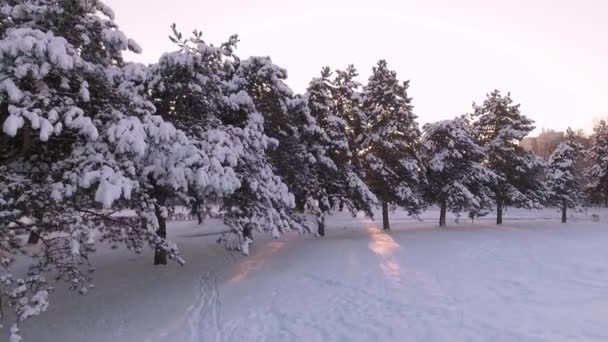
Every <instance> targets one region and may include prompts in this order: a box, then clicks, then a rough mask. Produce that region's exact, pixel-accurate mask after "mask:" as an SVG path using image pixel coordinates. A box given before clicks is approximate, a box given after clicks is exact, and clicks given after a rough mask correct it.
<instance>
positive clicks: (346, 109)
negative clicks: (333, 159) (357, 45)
mask: <svg viewBox="0 0 608 342" xmlns="http://www.w3.org/2000/svg"><path fill="white" fill-rule="evenodd" d="M335 74H336V76H335V77H334V80H333V85H334V86H333V92H332V93H333V97H334V101H335V102H336V110H337V115H338V116H339V117H340V118H342V119H343V120H344V121H346V137H347V138H348V143H349V148H350V151H351V153H352V154H353V162H354V163H355V164H356V165H358V162H359V158H358V153H356V152H357V151H359V150H360V148H361V143H362V142H363V138H364V136H365V130H366V128H367V116H366V115H365V112H364V111H363V109H362V108H361V106H362V104H363V99H362V96H361V84H360V83H359V82H357V80H356V78H357V76H359V73H358V72H357V69H356V68H355V66H354V65H352V64H351V65H349V66H348V67H347V68H346V70H336V72H335ZM357 167H358V166H357ZM358 168H359V167H358ZM361 172H362V170H361Z"/></svg>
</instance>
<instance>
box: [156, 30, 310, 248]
mask: <svg viewBox="0 0 608 342" xmlns="http://www.w3.org/2000/svg"><path fill="white" fill-rule="evenodd" d="M173 31H174V33H173V36H172V40H173V41H174V42H175V43H176V44H177V45H178V47H179V50H178V51H176V52H173V53H169V54H165V55H164V56H163V57H162V58H161V60H160V61H159V63H158V64H157V65H156V66H153V72H152V73H151V76H150V81H149V89H150V97H151V99H152V100H153V101H154V103H155V105H156V106H157V109H158V113H159V114H160V115H162V116H163V117H164V118H165V119H166V120H169V121H171V122H173V123H175V125H177V126H178V127H179V128H181V129H183V130H184V131H186V132H187V133H188V134H189V135H190V136H191V137H192V139H196V140H195V141H198V144H200V146H201V147H200V148H201V149H203V150H209V156H210V157H211V160H210V165H212V166H213V167H214V168H215V169H217V171H219V172H220V174H226V173H233V174H234V175H235V176H236V178H237V182H238V185H237V186H236V187H234V189H226V190H230V191H225V192H223V195H221V194H217V193H209V192H205V191H203V192H200V191H196V189H194V191H191V195H192V198H191V199H190V200H189V202H190V203H192V204H193V206H194V207H196V208H198V209H199V210H200V209H204V206H205V205H206V204H208V203H209V202H214V203H220V204H221V208H222V214H223V217H224V221H225V223H226V224H227V225H228V226H229V227H231V228H232V232H231V233H229V234H226V235H225V236H223V237H222V238H221V239H220V241H221V242H223V243H225V244H226V246H227V247H229V248H234V249H239V250H241V251H242V252H244V253H248V248H249V244H250V243H251V242H252V234H253V231H254V230H258V231H266V232H271V233H272V234H273V235H274V236H278V235H279V234H280V233H281V232H284V231H288V230H292V229H293V230H302V229H303V225H302V224H301V222H299V221H298V220H297V219H296V218H295V217H294V215H292V214H293V211H292V210H293V208H294V207H295V202H294V196H293V194H291V193H290V192H289V190H288V188H287V186H286V184H285V183H284V182H283V181H282V179H281V178H280V177H279V175H278V174H276V172H275V168H274V165H273V164H272V158H271V153H272V151H274V150H275V149H276V148H277V146H278V143H279V142H278V140H277V139H274V138H272V137H269V136H268V135H267V134H266V131H265V130H266V126H267V124H266V121H267V120H266V119H268V120H272V119H273V118H274V117H271V116H270V114H275V113H276V112H274V111H273V110H275V109H276V108H279V109H280V110H283V109H284V107H285V106H286V104H285V102H286V101H287V100H289V98H290V96H291V94H290V91H287V90H285V89H283V88H280V89H279V90H278V91H277V89H276V88H272V86H274V85H275V84H274V83H264V82H266V81H267V80H268V79H270V81H271V82H272V81H274V80H275V78H274V77H276V72H277V70H274V71H273V70H270V69H269V64H268V63H267V62H265V61H263V60H257V59H255V60H254V59H250V60H247V61H241V60H240V59H239V58H238V56H236V55H235V54H234V51H235V48H236V43H237V38H236V37H231V38H230V40H229V41H228V42H226V43H224V44H222V45H220V46H217V47H216V46H213V45H210V44H207V43H206V42H205V41H204V40H203V38H202V34H201V33H200V32H196V31H195V32H194V36H193V37H191V38H189V39H184V38H183V37H182V35H181V33H179V32H178V31H177V29H176V28H175V26H173ZM270 67H273V65H270ZM266 92H268V93H269V94H272V95H268V96H267V97H264V98H263V99H260V97H259V95H260V94H261V93H262V94H265V93H266ZM258 107H259V108H260V110H258ZM281 113H283V112H280V113H279V114H277V115H278V116H280V114H281ZM267 114H268V115H267ZM283 120H285V118H283ZM286 121H288V120H286ZM272 127H275V126H272ZM276 127H278V126H276ZM224 169H226V170H225V171H222V170H224ZM209 181H210V183H211V184H216V182H219V184H224V183H223V182H222V180H221V179H219V180H217V181H216V180H214V179H210V180H209ZM226 185H230V186H231V188H232V185H234V184H233V183H226ZM232 190H234V191H232ZM210 195H213V196H210Z"/></svg>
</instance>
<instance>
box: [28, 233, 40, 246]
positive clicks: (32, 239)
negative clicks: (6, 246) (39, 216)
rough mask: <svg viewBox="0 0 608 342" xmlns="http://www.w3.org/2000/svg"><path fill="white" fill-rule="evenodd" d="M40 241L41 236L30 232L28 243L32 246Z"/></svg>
mask: <svg viewBox="0 0 608 342" xmlns="http://www.w3.org/2000/svg"><path fill="white" fill-rule="evenodd" d="M38 241H40V236H38V234H36V233H34V232H30V236H29V237H28V238H27V243H28V244H30V245H35V244H37V243H38Z"/></svg>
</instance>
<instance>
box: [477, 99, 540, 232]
mask: <svg viewBox="0 0 608 342" xmlns="http://www.w3.org/2000/svg"><path fill="white" fill-rule="evenodd" d="M473 108H474V113H473V114H472V117H473V119H474V120H475V121H474V122H473V127H474V129H475V134H476V135H477V138H478V141H479V142H480V143H481V145H482V146H483V147H484V149H485V151H486V160H485V161H484V163H485V165H487V167H488V168H489V169H490V170H491V171H492V172H494V173H495V174H496V176H497V182H496V184H495V185H494V186H493V187H492V189H493V191H494V198H495V200H496V213H497V215H496V223H497V224H502V215H503V208H504V207H505V206H514V207H522V208H528V209H532V208H541V207H542V203H543V202H544V201H545V199H546V195H547V191H546V187H545V186H544V183H543V182H542V176H543V174H544V166H545V165H544V162H543V161H542V160H541V159H540V158H539V157H537V156H535V155H534V154H532V153H530V152H526V151H525V150H524V149H523V148H522V147H520V146H519V142H520V141H521V140H522V139H523V138H524V137H526V136H527V135H528V134H529V133H530V132H531V131H532V130H533V129H534V126H533V123H534V122H533V121H532V120H530V119H528V118H527V117H526V116H524V115H522V114H521V112H520V110H519V104H514V103H513V100H512V99H511V95H510V94H507V95H506V96H502V95H501V94H500V92H499V91H498V90H495V91H493V92H492V93H490V94H488V95H487V98H486V99H485V100H484V102H483V104H482V105H481V106H478V105H475V104H473Z"/></svg>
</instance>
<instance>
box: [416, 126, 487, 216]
mask: <svg viewBox="0 0 608 342" xmlns="http://www.w3.org/2000/svg"><path fill="white" fill-rule="evenodd" d="M422 129H423V132H424V134H423V137H422V145H423V146H424V162H425V164H426V170H427V180H428V185H427V187H426V190H427V191H426V192H427V198H428V200H429V202H431V203H437V204H438V205H439V207H440V209H441V210H440V217H439V225H440V226H445V225H446V213H447V211H448V210H450V211H452V212H454V213H456V214H460V213H462V212H465V211H467V212H471V211H474V212H478V211H482V210H486V209H491V208H492V204H493V193H492V190H491V186H492V185H494V183H495V181H496V177H495V175H494V173H493V172H491V171H490V170H488V169H487V168H486V167H485V166H484V165H483V164H482V162H483V159H484V156H485V151H484V149H483V148H482V147H481V146H479V145H478V144H477V142H476V141H475V135H474V134H473V132H472V129H471V127H470V126H469V125H468V123H467V122H466V121H465V120H464V119H463V118H456V119H453V120H445V121H439V122H436V123H433V124H427V125H424V127H423V128H422Z"/></svg>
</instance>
